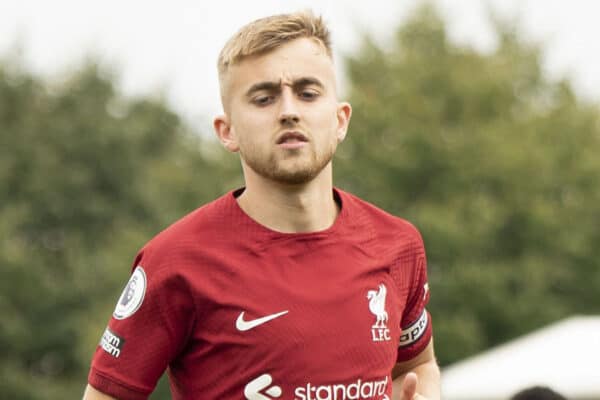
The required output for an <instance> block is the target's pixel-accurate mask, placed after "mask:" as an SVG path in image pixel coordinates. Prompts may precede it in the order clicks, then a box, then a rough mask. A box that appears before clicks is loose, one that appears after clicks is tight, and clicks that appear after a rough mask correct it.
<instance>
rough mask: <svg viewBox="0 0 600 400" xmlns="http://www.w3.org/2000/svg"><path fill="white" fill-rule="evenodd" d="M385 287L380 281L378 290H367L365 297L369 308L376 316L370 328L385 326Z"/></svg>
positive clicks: (386, 318) (386, 317) (386, 315)
mask: <svg viewBox="0 0 600 400" xmlns="http://www.w3.org/2000/svg"><path fill="white" fill-rule="evenodd" d="M386 294H387V289H386V288H385V285H384V284H383V283H382V284H380V285H379V291H376V290H369V291H368V292H367V299H369V310H371V312H372V313H373V314H375V316H376V317H377V320H376V321H375V324H374V325H373V326H372V328H385V327H386V325H385V324H386V323H387V320H388V313H387V311H385V295H386Z"/></svg>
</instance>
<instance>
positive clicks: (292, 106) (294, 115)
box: [279, 88, 300, 125]
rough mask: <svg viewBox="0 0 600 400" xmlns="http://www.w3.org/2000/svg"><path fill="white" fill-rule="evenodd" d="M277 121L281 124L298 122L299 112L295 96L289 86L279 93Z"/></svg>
mask: <svg viewBox="0 0 600 400" xmlns="http://www.w3.org/2000/svg"><path fill="white" fill-rule="evenodd" d="M279 122H280V123H281V124H282V125H295V124H297V123H298V122H300V113H299V111H298V106H297V104H296V98H295V97H294V93H292V91H291V89H290V88H286V89H285V90H283V93H281V107H280V110H279Z"/></svg>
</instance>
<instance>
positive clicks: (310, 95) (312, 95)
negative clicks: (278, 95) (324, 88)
mask: <svg viewBox="0 0 600 400" xmlns="http://www.w3.org/2000/svg"><path fill="white" fill-rule="evenodd" d="M298 96H299V97H300V98H301V99H303V100H308V101H312V100H315V99H316V98H317V97H319V93H318V92H316V91H314V90H302V91H300V93H299V94H298Z"/></svg>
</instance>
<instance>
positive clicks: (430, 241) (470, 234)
mask: <svg viewBox="0 0 600 400" xmlns="http://www.w3.org/2000/svg"><path fill="white" fill-rule="evenodd" d="M497 32H498V42H499V44H498V47H497V49H496V50H495V51H493V52H492V53H489V54H481V53H479V52H477V51H475V50H473V49H470V48H468V47H465V46H459V45H456V44H453V43H451V42H450V41H448V39H447V36H446V33H445V28H444V23H443V21H442V20H441V19H440V17H439V16H438V15H437V14H436V12H435V11H434V10H433V9H432V8H431V7H423V8H421V9H419V10H418V11H417V12H416V13H415V14H414V15H413V16H412V17H411V18H410V19H409V20H408V21H406V22H405V23H404V24H402V26H400V27H399V29H398V31H397V33H396V35H395V37H394V41H393V43H392V45H391V46H387V47H382V46H381V45H379V44H377V43H375V42H374V41H373V40H372V39H369V38H368V37H366V38H365V40H364V43H363V45H362V47H361V48H360V49H359V50H357V51H356V53H354V54H352V55H350V56H348V57H347V59H346V65H347V69H348V81H349V82H350V83H351V85H352V86H351V88H350V93H349V100H350V102H351V103H352V104H353V108H354V115H353V117H352V123H351V129H350V133H349V135H348V138H347V139H346V142H345V143H344V144H343V145H342V146H341V147H340V149H339V152H338V155H337V158H336V161H335V175H336V184H337V186H340V187H342V188H344V189H346V190H349V191H352V192H354V193H356V194H357V195H359V196H361V197H363V198H365V199H367V200H369V201H371V202H373V203H375V204H377V205H379V206H381V207H383V208H385V209H386V210H388V211H390V212H391V213H394V214H396V215H399V216H402V217H404V218H406V219H408V220H409V221H411V222H413V223H414V224H415V225H417V226H418V227H419V229H420V230H421V232H422V234H423V237H424V239H425V243H426V246H427V250H428V262H429V275H430V285H431V289H432V298H431V299H432V300H431V303H430V306H429V309H430V311H431V313H432V315H433V318H434V326H435V335H436V336H435V337H436V352H437V354H438V357H439V360H440V362H441V364H442V365H447V364H448V363H451V362H453V361H457V360H459V359H460V358H463V357H465V356H468V355H471V354H474V353H476V352H478V351H481V350H483V349H486V348H488V347H490V346H493V345H495V344H497V343H500V342H503V341H506V340H509V339H510V338H513V337H515V336H518V335H520V334H523V333H525V332H528V331H530V330H532V329H534V328H537V327H540V326H542V325H544V324H546V323H549V322H551V321H554V320H556V319H559V318H562V317H565V316H569V315H572V314H582V313H583V314H588V313H599V312H600V298H599V297H598V296H597V293H599V292H600V268H599V267H600V265H599V261H598V260H599V259H600V248H599V246H597V243H599V242H600V225H599V223H598V221H600V207H599V206H598V205H599V204H600V188H599V185H598V182H600V157H598V156H597V155H598V154H600V111H599V110H600V108H599V106H598V105H597V104H590V103H587V102H585V101H582V100H580V99H579V98H578V97H577V96H576V94H575V93H574V92H573V89H572V87H571V84H570V82H568V81H561V82H553V81H550V80H548V79H547V78H546V77H545V75H544V73H543V71H542V69H541V57H542V49H541V48H540V47H539V46H537V45H532V44H530V43H528V42H527V41H525V40H524V39H523V38H522V37H520V36H519V35H517V34H515V30H514V29H512V28H511V27H510V26H506V25H502V24H497ZM115 82H116V79H115V76H113V75H111V74H110V73H107V72H106V71H103V70H100V69H99V68H98V67H97V66H96V65H95V64H94V63H89V64H86V65H85V66H84V67H83V68H81V69H80V70H79V71H76V72H74V73H72V74H70V76H69V77H68V79H65V80H63V81H61V82H58V81H52V82H47V81H43V80H40V79H39V78H37V77H35V76H32V75H31V74H30V73H29V72H27V71H26V69H25V68H23V67H22V66H20V65H19V63H18V61H16V60H11V59H5V60H2V61H0V313H1V315H2V316H3V319H2V324H1V325H0V348H2V349H3V350H2V357H1V358H0V397H1V398H10V399H16V400H34V399H35V400H37V399H64V398H78V397H80V396H81V393H82V390H83V387H84V385H85V377H86V374H87V371H88V367H89V361H90V357H91V354H92V352H93V350H94V348H95V347H96V345H97V342H98V340H99V337H100V334H101V332H102V330H103V328H104V326H105V324H106V322H107V320H108V318H109V316H110V314H111V312H112V309H113V307H114V304H115V302H116V299H117V297H118V295H119V292H120V290H121V288H122V286H123V285H124V283H125V281H126V279H127V276H128V274H129V264H130V262H131V260H132V257H133V256H134V255H135V253H136V251H137V249H138V248H139V247H140V246H142V245H143V244H144V243H145V242H146V241H147V240H148V239H149V238H150V237H152V236H153V235H154V234H156V233H157V232H158V231H160V230H161V229H163V228H164V227H166V226H167V225H168V224H170V223H171V222H173V221H174V220H176V219H178V218H179V217H181V216H182V215H184V214H186V213H187V212H189V211H191V210H193V209H194V208H196V207H198V206H200V205H201V204H203V203H206V202H208V201H210V200H212V199H214V198H216V197H218V196H219V195H220V194H222V193H224V192H226V191H227V190H230V189H232V188H234V187H237V186H239V185H241V177H240V172H239V167H238V162H237V160H236V159H235V157H233V156H231V155H228V154H225V152H224V151H223V150H222V149H221V148H220V146H219V145H218V144H217V143H215V141H213V140H210V139H206V137H207V136H208V135H201V134H199V133H198V132H195V131H194V130H193V129H191V128H189V127H187V126H186V125H185V124H184V123H183V122H182V120H181V119H180V118H179V117H178V116H177V115H176V113H174V112H173V111H172V110H170V109H169V108H168V107H167V106H166V105H165V104H164V102H163V101H162V100H157V99H154V98H137V99H127V98H124V97H122V96H121V95H120V94H119V93H118V91H117V90H116V88H115ZM167 393H168V390H167V387H166V385H165V383H164V382H162V383H161V385H160V386H159V388H158V389H157V391H156V393H155V394H154V395H153V398H155V399H162V398H168V394H167Z"/></svg>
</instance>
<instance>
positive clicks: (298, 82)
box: [246, 76, 325, 97]
mask: <svg viewBox="0 0 600 400" xmlns="http://www.w3.org/2000/svg"><path fill="white" fill-rule="evenodd" d="M309 85H315V86H318V87H320V88H321V89H325V85H323V83H322V82H321V81H320V80H318V79H317V78H314V77H311V76H306V77H302V78H298V79H295V80H294V81H292V84H291V85H290V86H291V87H292V89H294V90H298V89H299V88H302V87H305V86H309ZM280 89H281V80H279V81H276V82H273V81H265V82H258V83H255V84H254V85H252V86H250V89H248V90H247V91H246V97H251V96H252V95H253V94H254V93H256V92H260V91H262V90H264V91H267V92H276V91H279V90H280Z"/></svg>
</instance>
